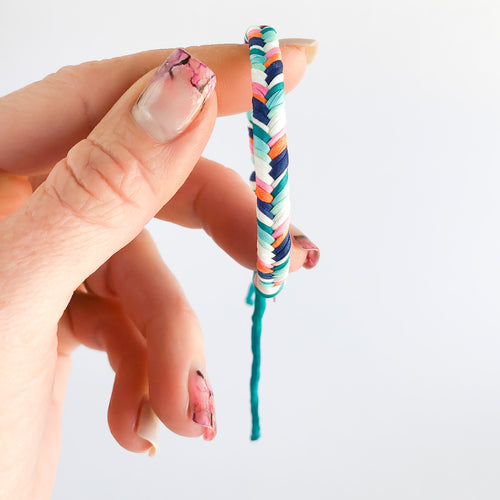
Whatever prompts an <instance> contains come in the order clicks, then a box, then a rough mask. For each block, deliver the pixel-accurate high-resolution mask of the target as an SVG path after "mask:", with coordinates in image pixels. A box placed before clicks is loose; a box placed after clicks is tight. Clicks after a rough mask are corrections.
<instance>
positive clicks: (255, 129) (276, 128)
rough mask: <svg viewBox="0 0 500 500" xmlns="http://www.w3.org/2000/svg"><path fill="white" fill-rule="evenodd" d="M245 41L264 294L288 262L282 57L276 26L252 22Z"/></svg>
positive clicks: (271, 291) (272, 291) (275, 286)
mask: <svg viewBox="0 0 500 500" xmlns="http://www.w3.org/2000/svg"><path fill="white" fill-rule="evenodd" d="M246 40H248V44H249V46H250V62H251V65H252V92H253V97H252V111H250V112H249V113H248V115H247V116H248V122H249V127H248V128H249V135H250V149H251V152H252V159H253V164H254V168H255V171H254V173H253V174H252V177H251V181H253V182H254V190H255V194H256V195H257V276H256V280H255V286H256V287H257V289H258V290H259V291H260V292H261V293H262V294H263V295H265V296H266V297H272V296H274V295H276V294H277V293H278V292H279V291H280V290H281V288H282V287H283V285H284V282H285V279H286V277H287V275H288V269H289V267H290V248H291V245H292V243H291V239H290V234H289V232H288V228H289V225H290V199H289V189H288V150H287V142H286V116H285V86H284V83H283V62H282V60H281V51H280V47H279V41H278V36H277V34H276V31H275V30H274V29H273V28H271V27H270V26H260V27H252V28H250V29H249V30H248V31H247V36H246Z"/></svg>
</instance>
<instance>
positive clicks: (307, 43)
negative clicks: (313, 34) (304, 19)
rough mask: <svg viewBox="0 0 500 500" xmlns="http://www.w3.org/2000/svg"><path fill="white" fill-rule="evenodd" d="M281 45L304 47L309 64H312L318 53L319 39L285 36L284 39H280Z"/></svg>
mask: <svg viewBox="0 0 500 500" xmlns="http://www.w3.org/2000/svg"><path fill="white" fill-rule="evenodd" d="M280 45H282V46H292V47H300V48H301V49H304V50H305V52H306V61H307V64H311V63H312V62H313V61H314V60H315V59H316V56H317V55H318V40H314V39H312V38H283V40H280Z"/></svg>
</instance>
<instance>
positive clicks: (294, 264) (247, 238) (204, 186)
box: [157, 158, 319, 271]
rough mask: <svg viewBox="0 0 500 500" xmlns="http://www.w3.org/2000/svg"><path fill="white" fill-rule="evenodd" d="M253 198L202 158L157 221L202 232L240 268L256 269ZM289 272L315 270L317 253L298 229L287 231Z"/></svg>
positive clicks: (232, 177) (226, 173)
mask: <svg viewBox="0 0 500 500" xmlns="http://www.w3.org/2000/svg"><path fill="white" fill-rule="evenodd" d="M255 203H256V202H255V194H254V193H253V192H252V190H251V188H250V187H249V186H248V185H247V184H246V183H245V182H244V181H243V179H242V178H241V177H240V176H239V175H238V174H237V173H236V172H235V171H234V170H231V169H229V168H225V167H223V166H222V165H220V164H219V163H216V162H214V161H210V160H207V159H205V158H201V159H200V160H199V161H198V163H197V165H196V167H195V168H194V169H193V171H192V172H191V174H190V176H189V178H188V180H187V181H186V182H185V183H184V184H183V186H182V187H181V189H180V190H179V191H178V192H177V193H176V194H175V196H174V197H173V198H172V199H171V200H170V202H169V203H168V204H167V205H165V206H164V207H163V208H162V209H161V210H160V212H159V213H158V214H157V217H159V218H161V219H165V220H169V221H171V222H174V223H176V224H181V225H183V226H187V227H193V228H203V229H204V230H205V231H206V232H207V234H209V235H210V236H211V237H212V238H213V240H214V241H215V243H217V244H218V245H219V246H220V247H221V248H222V249H223V250H224V251H225V252H226V253H228V254H229V255H230V256H231V257H232V258H233V259H235V260H236V261H237V262H239V263H240V264H241V265H243V266H246V267H247V268H249V269H254V268H255V265H256V241H257V223H256V217H255ZM290 234H291V236H292V249H291V255H290V258H291V260H290V270H291V271H296V270H297V269H299V268H301V267H306V268H311V267H314V266H315V265H316V264H317V262H318V259H319V250H318V248H317V247H316V246H315V245H314V244H312V243H311V242H310V241H309V240H308V239H307V238H305V236H304V235H303V234H302V233H301V231H300V230H299V229H297V228H296V227H294V226H291V227H290Z"/></svg>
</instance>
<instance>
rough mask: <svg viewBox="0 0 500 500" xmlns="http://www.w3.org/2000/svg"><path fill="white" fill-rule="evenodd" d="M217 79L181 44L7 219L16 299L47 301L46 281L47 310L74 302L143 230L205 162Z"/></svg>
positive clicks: (3, 252) (0, 246) (4, 245)
mask: <svg viewBox="0 0 500 500" xmlns="http://www.w3.org/2000/svg"><path fill="white" fill-rule="evenodd" d="M148 80H149V83H148ZM214 87H215V75H214V74H213V72H212V71H211V70H210V69H209V68H208V67H207V66H205V65H204V64H202V63H201V62H200V61H198V60H196V59H195V58H193V57H192V56H190V55H189V54H188V53H187V52H185V51H184V50H181V49H178V50H176V51H174V52H173V53H172V54H171V55H170V56H169V57H168V59H167V60H166V61H165V62H164V63H163V65H162V66H160V68H159V69H158V70H157V71H156V73H154V75H153V74H151V73H150V74H148V75H145V77H144V78H142V79H140V80H139V81H138V82H136V84H134V85H133V86H132V87H131V88H130V89H129V90H128V91H127V92H126V93H125V94H124V95H123V96H122V98H121V99H120V100H119V101H118V102H117V103H116V104H115V105H114V106H113V108H112V109H111V110H110V111H109V112H108V114H107V115H106V116H105V117H104V118H103V120H102V121H101V122H100V123H99V125H98V126H97V127H96V128H95V129H94V130H93V131H92V132H91V134H90V135H89V136H88V138H87V139H85V140H83V141H81V142H79V143H78V144H76V145H75V146H74V147H73V148H72V149H71V150H70V151H69V153H68V155H67V157H66V158H64V159H63V160H61V161H60V162H58V163H57V164H56V166H55V167H54V168H53V170H52V171H51V173H50V175H49V176H48V177H47V179H46V181H45V182H44V183H43V184H41V185H40V187H39V188H38V189H37V190H36V191H35V193H34V194H33V196H31V198H30V199H29V200H28V201H27V203H26V204H25V205H24V206H23V207H22V208H21V209H20V210H18V211H17V212H16V213H14V214H13V215H12V216H11V217H9V218H7V219H6V220H5V221H3V222H2V223H1V225H0V268H1V269H2V275H3V277H4V278H5V279H6V281H5V282H6V283H9V285H10V286H9V291H8V294H10V295H11V298H13V299H16V298H17V299H18V300H15V301H14V302H18V301H19V300H22V301H23V302H29V301H28V300H27V299H29V298H31V297H30V294H34V293H36V294H37V297H38V300H37V302H38V304H40V290H43V291H44V293H43V299H42V302H43V303H44V304H45V307H44V310H45V311H47V309H46V307H48V306H49V307H50V308H51V309H53V308H54V305H55V304H54V301H56V302H57V301H61V304H60V305H61V307H65V306H66V304H67V302H68V301H69V299H70V297H71V294H72V292H73V290H74V289H75V288H76V287H77V286H78V285H79V284H80V283H81V282H82V281H83V280H84V279H86V278H87V277H88V276H89V275H90V274H91V273H92V272H93V271H95V270H96V269H97V268H98V267H99V266H100V265H102V264H103V263H104V262H105V261H106V260H107V259H108V258H109V257H110V256H111V255H113V254H114V253H115V252H117V251H118V250H119V249H120V248H122V247H123V246H125V245H126V244H127V243H128V242H130V241H131V240H132V239H133V238H134V237H135V236H136V235H137V234H139V232H140V231H141V229H142V228H143V227H144V225H145V224H146V223H147V222H148V221H149V220H150V219H151V218H152V217H153V216H154V215H155V214H156V213H157V212H158V211H159V210H160V208H161V207H162V206H163V205H164V204H165V203H166V202H167V201H168V200H169V199H170V198H171V197H172V196H173V195H174V194H175V192H176V191H177V190H178V189H179V187H180V186H181V185H182V184H183V182H184V181H185V179H186V178H187V176H188V175H189V173H190V172H191V170H192V168H193V167H194V165H195V164H196V162H197V161H198V159H199V157H200V155H201V153H202V151H203V148H204V147H205V144H206V142H207V141H208V138H209V136H210V134H211V131H212V129H213V125H214V122H215V117H216V107H217V106H216V99H215V94H214V96H213V98H209V97H210V95H211V94H212V93H213V90H214ZM35 291H36V292H35ZM49 301H50V302H49ZM31 304H33V303H31ZM42 306H43V304H42ZM57 309H59V313H60V312H61V309H60V308H59V307H58V308H57Z"/></svg>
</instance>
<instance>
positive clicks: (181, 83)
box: [132, 49, 215, 142]
mask: <svg viewBox="0 0 500 500" xmlns="http://www.w3.org/2000/svg"><path fill="white" fill-rule="evenodd" d="M214 88H215V74H214V73H213V71H212V70H211V69H210V68H208V67H207V66H205V65H204V64H203V63H202V62H200V61H198V60H197V59H195V58H194V57H192V56H191V55H190V54H188V53H187V52H186V51H185V50H183V49H176V50H174V52H172V54H170V56H169V57H168V58H167V59H166V60H165V62H164V63H163V64H162V65H161V66H160V67H159V68H158V70H157V71H156V73H155V75H154V76H153V78H152V79H151V81H150V82H149V84H148V85H147V87H146V88H145V89H144V92H143V93H142V94H141V96H140V97H139V99H138V100H137V102H136V104H135V105H134V108H133V110H132V115H133V116H134V118H135V121H136V122H137V123H138V124H139V125H140V126H141V127H142V128H143V129H144V130H145V131H146V132H147V133H148V134H149V135H150V136H151V137H153V138H154V139H157V140H158V141H160V142H167V141H169V140H172V139H173V138H174V137H176V136H177V135H179V134H180V133H182V132H183V131H184V130H185V129H186V128H187V127H188V125H189V124H190V123H191V122H192V121H193V119H194V118H195V116H196V115H197V114H198V113H199V112H200V110H201V109H202V108H203V105H204V104H205V102H206V100H207V99H208V97H209V96H210V94H211V93H212V91H213V90H214Z"/></svg>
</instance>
